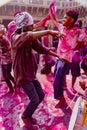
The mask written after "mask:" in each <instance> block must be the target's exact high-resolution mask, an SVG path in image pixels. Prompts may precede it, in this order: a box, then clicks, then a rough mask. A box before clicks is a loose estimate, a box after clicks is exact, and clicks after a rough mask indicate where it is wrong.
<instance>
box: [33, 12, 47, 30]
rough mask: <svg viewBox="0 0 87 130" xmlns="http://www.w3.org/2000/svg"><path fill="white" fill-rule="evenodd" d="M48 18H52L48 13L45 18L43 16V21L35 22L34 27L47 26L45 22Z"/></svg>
mask: <svg viewBox="0 0 87 130" xmlns="http://www.w3.org/2000/svg"><path fill="white" fill-rule="evenodd" d="M47 20H50V15H49V14H48V15H47V16H46V17H45V18H43V19H42V20H41V21H39V22H37V23H35V24H34V26H33V28H34V29H37V28H39V27H42V26H45V23H46V22H47Z"/></svg>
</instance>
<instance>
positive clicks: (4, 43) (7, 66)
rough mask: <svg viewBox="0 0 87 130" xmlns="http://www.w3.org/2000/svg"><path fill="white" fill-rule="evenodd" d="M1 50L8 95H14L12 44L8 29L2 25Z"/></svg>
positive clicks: (0, 27) (0, 25)
mask: <svg viewBox="0 0 87 130" xmlns="http://www.w3.org/2000/svg"><path fill="white" fill-rule="evenodd" d="M0 50H1V55H0V58H1V67H2V73H3V77H4V79H5V81H6V83H7V85H8V88H9V90H8V93H13V92H14V89H15V81H14V77H13V76H12V75H11V68H12V59H11V48H10V43H9V41H8V40H7V37H6V28H5V26H4V25H3V24H0Z"/></svg>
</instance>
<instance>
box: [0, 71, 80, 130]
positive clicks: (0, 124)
mask: <svg viewBox="0 0 87 130" xmlns="http://www.w3.org/2000/svg"><path fill="white" fill-rule="evenodd" d="M37 77H38V79H39V81H40V83H41V85H42V88H43V90H44V93H45V98H44V100H43V102H42V103H41V104H40V105H39V106H38V108H37V110H36V111H35V113H34V114H33V117H34V118H36V119H37V124H36V125H35V126H34V127H35V129H36V130H68V125H69V120H70V116H71V113H72V109H73V106H74V103H75V101H76V99H77V97H76V98H75V99H74V101H73V102H72V103H71V105H70V107H68V109H67V106H68V105H69V104H70V102H71V100H72V99H73V97H74V96H75V94H73V93H72V92H71V91H70V86H71V75H69V76H67V87H68V89H67V90H65V91H64V96H65V99H66V104H65V106H64V107H63V108H62V109H60V108H59V109H58V108H55V105H56V104H57V103H58V101H57V100H55V99H54V97H53V85H52V84H53V82H52V81H53V77H52V76H45V75H41V74H40V73H39V72H38V74H37ZM75 88H76V90H78V91H80V86H79V84H78V80H77V82H76V84H75ZM7 90H8V87H7V85H6V83H5V82H2V85H1V86H0V130H29V129H27V128H26V127H25V126H24V124H23V122H22V120H21V115H22V112H23V110H24V108H25V107H26V105H27V104H28V103H29V100H28V97H27V96H26V94H25V93H24V92H23V91H22V90H20V91H19V90H17V91H15V92H14V93H13V94H7V95H6V92H7Z"/></svg>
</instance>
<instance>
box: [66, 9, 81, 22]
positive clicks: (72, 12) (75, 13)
mask: <svg viewBox="0 0 87 130" xmlns="http://www.w3.org/2000/svg"><path fill="white" fill-rule="evenodd" d="M66 15H68V16H70V17H72V18H73V19H74V23H75V22H76V20H77V19H78V16H79V13H78V11H77V10H69V11H67V12H66Z"/></svg>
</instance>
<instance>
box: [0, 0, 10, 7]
mask: <svg viewBox="0 0 87 130" xmlns="http://www.w3.org/2000/svg"><path fill="white" fill-rule="evenodd" d="M10 1H11V0H0V7H1V6H3V5H5V4H6V3H8V2H10Z"/></svg>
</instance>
